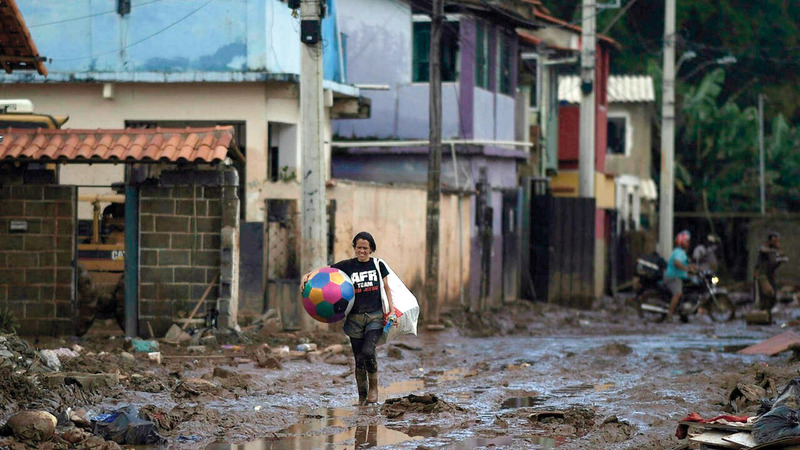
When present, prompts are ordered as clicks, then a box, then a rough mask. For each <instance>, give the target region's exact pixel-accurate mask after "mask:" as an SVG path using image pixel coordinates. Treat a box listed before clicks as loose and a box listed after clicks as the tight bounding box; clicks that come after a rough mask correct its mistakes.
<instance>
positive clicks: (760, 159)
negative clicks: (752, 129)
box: [758, 94, 767, 216]
mask: <svg viewBox="0 0 800 450" xmlns="http://www.w3.org/2000/svg"><path fill="white" fill-rule="evenodd" d="M758 182H759V185H760V186H761V215H762V216H763V215H764V214H766V212H767V206H766V204H767V203H766V200H767V194H766V192H765V190H764V94H758Z"/></svg>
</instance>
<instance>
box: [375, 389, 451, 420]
mask: <svg viewBox="0 0 800 450" xmlns="http://www.w3.org/2000/svg"><path fill="white" fill-rule="evenodd" d="M457 411H460V412H463V411H465V410H464V408H462V407H460V406H458V405H455V404H453V403H449V402H446V401H444V400H442V399H440V398H439V397H437V396H436V395H434V394H423V395H414V394H410V395H407V396H405V397H401V398H388V399H386V402H384V404H383V406H382V407H381V414H383V415H385V416H386V417H388V418H389V419H396V418H398V417H402V416H403V415H404V414H405V413H422V414H439V413H443V412H449V413H452V412H457Z"/></svg>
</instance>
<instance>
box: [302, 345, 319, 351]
mask: <svg viewBox="0 0 800 450" xmlns="http://www.w3.org/2000/svg"><path fill="white" fill-rule="evenodd" d="M316 349H317V344H300V345H298V346H297V351H298V352H313V351H315V350H316Z"/></svg>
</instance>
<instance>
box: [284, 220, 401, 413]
mask: <svg viewBox="0 0 800 450" xmlns="http://www.w3.org/2000/svg"><path fill="white" fill-rule="evenodd" d="M353 249H354V251H355V256H356V257H355V258H351V259H345V260H342V261H339V262H337V263H336V264H332V265H331V267H334V268H336V269H339V270H341V271H342V272H344V273H346V274H347V275H348V276H349V277H350V279H351V280H352V281H353V287H354V288H355V298H354V299H353V307H352V308H351V309H350V313H349V314H348V315H347V317H346V318H345V322H344V332H345V334H347V336H349V337H350V344H351V345H352V347H353V357H354V358H355V363H356V386H357V388H358V403H359V405H365V404H368V403H376V402H377V401H378V361H377V359H376V358H375V347H376V346H377V344H378V339H380V337H381V335H382V334H383V326H384V323H386V321H393V322H396V318H395V315H394V304H393V303H392V294H391V292H390V290H389V289H385V288H384V286H386V277H387V276H388V275H389V269H388V268H387V267H386V265H385V264H383V262H382V261H381V262H380V263H378V261H377V260H375V259H374V258H372V257H371V256H370V255H372V253H373V252H374V251H375V250H376V246H375V239H374V238H373V237H372V235H371V234H369V233H368V232H366V231H362V232H360V233H358V234H356V235H355V237H354V238H353ZM310 275H311V272H309V273H307V274H305V275H303V278H302V280H301V283H300V290H301V291H302V290H303V287H304V286H305V284H306V282H307V281H308V278H309V276H310ZM378 277H380V279H379V278H378ZM381 280H383V282H381ZM382 288H383V289H382ZM382 291H383V293H385V296H386V299H387V301H388V302H387V303H388V307H389V308H388V311H389V313H387V314H384V311H383V300H382V294H381V292H382Z"/></svg>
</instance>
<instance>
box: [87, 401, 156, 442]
mask: <svg viewBox="0 0 800 450" xmlns="http://www.w3.org/2000/svg"><path fill="white" fill-rule="evenodd" d="M92 433H93V434H96V435H98V436H102V437H103V438H105V439H107V440H110V441H114V442H116V443H117V444H121V445H163V444H166V443H167V440H166V439H165V438H163V437H161V436H159V434H158V432H156V426H155V424H154V423H153V422H151V421H149V420H143V419H140V418H139V416H138V411H137V410H136V407H134V406H128V407H126V408H122V409H118V410H116V411H114V412H111V413H108V414H100V415H98V416H95V417H94V418H92Z"/></svg>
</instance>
